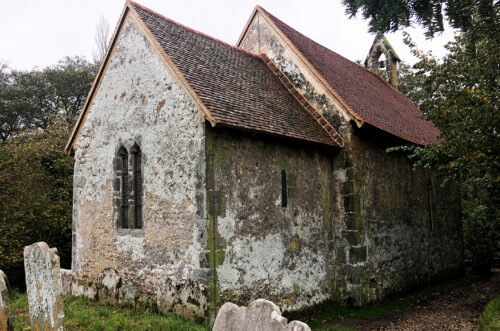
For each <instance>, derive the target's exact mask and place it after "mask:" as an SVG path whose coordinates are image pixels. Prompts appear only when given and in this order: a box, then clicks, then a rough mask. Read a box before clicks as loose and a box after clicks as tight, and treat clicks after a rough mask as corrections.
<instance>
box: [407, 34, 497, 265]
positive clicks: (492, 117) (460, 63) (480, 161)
mask: <svg viewBox="0 0 500 331" xmlns="http://www.w3.org/2000/svg"><path fill="white" fill-rule="evenodd" d="M405 42H406V43H407V44H408V45H409V46H410V47H411V48H412V51H413V53H414V54H415V55H416V56H418V57H419V59H420V61H419V62H417V63H416V64H415V66H414V67H413V69H411V70H410V71H409V72H408V73H407V74H406V75H405V76H403V77H402V79H401V83H402V84H401V86H402V89H403V92H404V93H406V95H407V96H408V97H409V98H410V99H411V100H412V101H413V102H414V103H415V104H416V105H417V106H419V108H420V109H421V110H422V111H423V113H424V115H425V118H426V119H429V120H431V121H432V122H433V123H434V124H435V125H436V126H437V127H438V128H439V129H440V131H441V137H440V141H439V142H438V143H437V144H434V145H430V146H426V147H425V148H420V147H416V146H403V147H401V149H403V150H406V151H409V152H410V158H412V159H414V160H415V165H416V166H421V167H426V168H434V169H437V170H438V171H439V173H440V175H441V176H442V177H443V181H447V180H449V179H451V178H456V179H458V180H460V182H461V190H462V207H463V211H464V240H465V247H466V257H467V258H468V260H469V261H470V262H471V265H472V267H473V268H474V269H475V270H476V271H479V272H483V271H488V270H489V268H490V266H491V263H492V259H493V255H494V254H495V252H500V247H499V246H498V245H499V239H500V237H499V233H500V211H499V209H498V207H497V206H498V200H499V190H500V172H499V170H500V139H499V138H500V137H499V132H498V128H499V127H500V116H499V109H498V98H499V92H498V87H499V83H500V79H499V77H498V69H499V68H500V62H499V57H498V55H497V54H499V53H498V43H496V41H495V40H492V39H491V38H490V36H489V35H483V36H481V35H478V34H473V35H472V34H469V33H463V34H460V35H458V36H456V38H455V40H454V41H453V42H451V43H449V44H448V45H447V46H446V47H447V49H448V51H449V53H448V54H447V55H446V56H445V57H444V58H443V59H442V60H441V61H438V60H437V59H435V58H434V57H432V55H431V54H425V53H423V52H421V51H419V50H417V49H416V46H415V44H414V43H413V42H412V41H411V39H410V38H409V36H408V35H407V34H406V39H405Z"/></svg>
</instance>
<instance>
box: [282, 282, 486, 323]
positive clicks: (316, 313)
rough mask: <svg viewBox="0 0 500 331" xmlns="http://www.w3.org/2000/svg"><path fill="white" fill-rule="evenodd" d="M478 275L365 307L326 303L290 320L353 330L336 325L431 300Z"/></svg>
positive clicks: (375, 316) (289, 318)
mask: <svg viewBox="0 0 500 331" xmlns="http://www.w3.org/2000/svg"><path fill="white" fill-rule="evenodd" d="M476 278H477V277H476V276H464V277H461V278H456V279H453V280H450V281H447V282H443V283H440V284H437V285H433V286H430V287H427V288H426V289H423V290H420V291H415V292H412V293H409V294H407V295H404V296H402V297H397V298H392V299H388V300H386V301H383V302H380V303H376V304H373V305H371V306H367V307H364V308H349V307H342V306H338V305H336V304H326V305H321V306H320V307H315V309H314V310H311V311H312V313H311V311H309V312H304V313H303V314H299V315H295V314H290V315H289V316H286V317H288V320H289V321H291V320H292V319H297V320H300V321H303V322H305V323H307V324H308V325H309V326H310V327H311V329H312V330H322V331H352V330H355V329H352V328H346V327H342V326H338V325H334V324H335V323H338V322H339V321H341V320H344V319H346V318H360V319H365V320H374V319H376V318H378V317H381V316H382V315H384V314H386V313H389V312H391V311H394V310H398V309H403V308H405V307H408V306H409V305H411V304H415V303H418V302H421V301H425V300H429V299H431V298H433V297H436V296H438V295H440V294H443V293H447V292H450V291H451V290H453V289H455V288H457V287H459V286H462V285H465V284H468V283H470V282H471V281H473V280H474V279H476Z"/></svg>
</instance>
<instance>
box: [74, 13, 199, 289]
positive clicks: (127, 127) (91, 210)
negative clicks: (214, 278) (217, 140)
mask: <svg viewBox="0 0 500 331" xmlns="http://www.w3.org/2000/svg"><path fill="white" fill-rule="evenodd" d="M199 120H200V114H199V112H198V110H197V109H196V108H195V106H194V104H193V102H192V101H191V99H190V98H189V97H188V95H187V93H186V92H185V91H184V90H183V89H182V88H181V87H180V85H179V84H178V83H177V82H176V81H175V80H174V78H173V76H172V74H171V73H170V71H169V69H168V68H167V67H166V65H165V63H164V62H163V60H162V59H161V57H160V55H158V53H157V51H156V49H154V48H153V46H152V45H151V44H150V42H149V41H148V40H147V39H146V37H145V36H144V35H143V34H142V32H141V31H140V30H139V28H138V27H137V25H136V23H134V21H133V19H132V18H131V17H128V18H127V19H126V21H125V23H124V25H123V27H122V31H121V32H120V35H119V38H118V41H117V44H116V47H115V49H114V50H113V52H112V55H111V58H110V62H109V63H108V64H107V67H106V69H105V74H104V78H103V80H102V82H101V83H100V87H99V89H98V91H97V93H96V95H95V98H94V100H93V102H92V105H91V107H90V109H89V112H88V115H87V118H86V120H85V122H84V125H83V128H82V130H81V132H80V135H79V137H78V140H77V145H76V152H75V160H76V162H75V171H74V191H73V192H74V207H73V262H72V263H73V264H72V271H73V272H74V273H75V274H76V279H75V284H86V283H94V284H95V283H96V282H97V276H98V275H99V274H100V273H101V271H102V270H104V269H106V268H112V269H114V270H116V271H117V272H118V273H119V274H120V276H121V281H122V284H123V285H127V284H133V285H135V286H136V287H138V288H139V289H140V290H141V291H142V292H144V293H143V294H149V295H155V293H156V289H157V287H158V285H159V284H160V283H161V282H162V281H165V279H166V278H167V277H169V278H173V279H185V278H193V279H196V280H198V281H200V282H201V283H205V282H206V272H205V270H204V269H202V268H201V267H200V266H201V264H202V263H203V261H202V260H200V258H203V257H204V255H202V256H201V257H200V252H202V251H203V250H204V247H203V245H205V243H206V224H205V223H206V216H205V179H204V176H205V160H204V157H205V153H204V148H205V142H204V126H203V125H202V124H200V123H199ZM134 143H138V144H139V146H140V148H141V149H142V174H143V192H144V196H143V220H144V227H143V229H121V228H120V227H119V225H118V224H117V223H118V222H116V219H117V215H116V210H115V211H114V209H113V185H114V184H113V178H114V171H115V170H116V164H115V162H114V159H115V158H116V156H117V151H118V148H119V146H120V145H121V144H123V146H125V147H126V148H127V149H130V147H131V146H132V145H133V144H134ZM129 152H130V151H129ZM77 288H78V286H76V285H75V290H76V289H77ZM82 293H83V292H82Z"/></svg>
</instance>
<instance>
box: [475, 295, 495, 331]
mask: <svg viewBox="0 0 500 331" xmlns="http://www.w3.org/2000/svg"><path fill="white" fill-rule="evenodd" d="M479 330H481V331H493V330H497V331H498V330H500V297H498V298H495V299H493V300H491V301H490V302H489V303H488V305H487V306H486V309H485V310H484V312H483V315H482V316H481V318H480V319H479Z"/></svg>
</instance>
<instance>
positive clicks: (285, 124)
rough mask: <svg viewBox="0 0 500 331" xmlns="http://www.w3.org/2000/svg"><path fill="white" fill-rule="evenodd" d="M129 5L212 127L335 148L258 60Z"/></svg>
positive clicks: (273, 75) (316, 122)
mask: <svg viewBox="0 0 500 331" xmlns="http://www.w3.org/2000/svg"><path fill="white" fill-rule="evenodd" d="M132 5H133V8H134V9H135V11H136V12H137V13H138V14H139V16H140V18H141V19H142V20H143V22H144V23H145V25H146V26H147V27H148V29H149V30H150V31H151V32H152V33H153V35H154V36H155V37H156V39H157V41H158V42H159V44H160V45H161V46H162V48H163V49H164V50H165V52H166V54H167V55H168V56H169V57H170V58H171V59H172V61H173V62H174V64H175V65H176V66H177V68H178V69H179V70H180V72H181V73H182V74H183V75H184V77H185V79H186V80H187V82H188V83H189V84H190V85H191V87H192V88H193V90H194V91H195V92H196V94H197V95H198V96H199V98H200V99H201V101H202V102H203V104H204V105H205V106H206V107H207V108H208V110H209V111H210V113H211V114H212V116H213V117H214V118H215V120H216V123H217V124H216V125H222V126H227V127H234V128H240V129H245V130H251V131H257V132H261V133H265V134H271V135H279V136H285V137H288V138H293V139H300V140H305V141H310V142H315V143H321V144H326V145H331V146H338V143H337V142H336V141H334V140H333V139H332V138H331V137H330V135H329V134H328V133H327V131H326V130H325V129H324V128H323V127H322V126H321V125H320V124H319V123H318V121H317V120H316V119H315V118H314V117H313V116H311V115H310V114H309V113H308V112H307V110H305V109H304V108H303V106H302V105H301V104H300V103H299V102H298V101H297V100H296V99H295V98H294V97H293V96H292V95H291V94H290V93H289V91H288V90H287V89H286V87H285V85H284V84H283V83H282V82H281V81H280V79H279V77H278V76H276V75H275V74H274V73H273V72H272V71H271V70H270V69H269V68H268V66H267V64H266V63H265V62H264V61H263V60H262V59H261V58H260V57H259V56H256V55H254V54H251V53H249V52H247V51H244V50H241V49H239V48H237V47H235V46H231V45H228V44H226V43H223V42H221V41H219V40H216V39H214V38H211V37H209V36H207V35H204V34H202V33H199V32H196V31H194V30H192V29H189V28H187V27H185V26H182V25H180V24H178V23H176V22H174V21H172V20H169V19H167V18H165V17H163V16H161V15H159V14H157V13H155V12H153V11H151V10H149V9H147V8H145V7H143V6H140V5H138V4H136V3H132Z"/></svg>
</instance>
